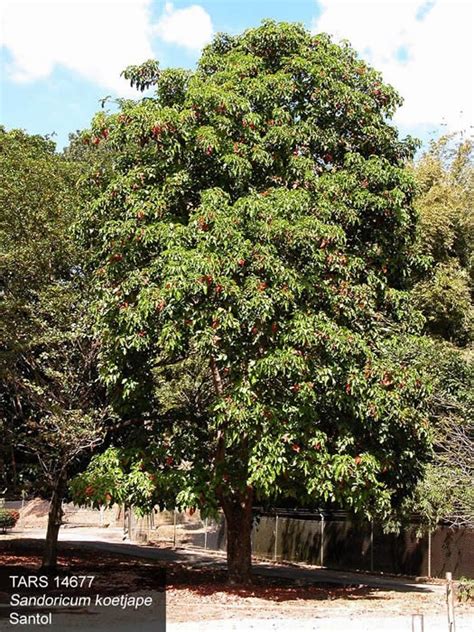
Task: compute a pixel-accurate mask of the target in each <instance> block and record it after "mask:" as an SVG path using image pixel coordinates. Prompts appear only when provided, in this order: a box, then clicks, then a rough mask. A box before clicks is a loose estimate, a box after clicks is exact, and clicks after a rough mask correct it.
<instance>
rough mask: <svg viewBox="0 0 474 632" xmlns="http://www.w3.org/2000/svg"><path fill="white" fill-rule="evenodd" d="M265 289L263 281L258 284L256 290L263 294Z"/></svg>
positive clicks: (265, 284)
mask: <svg viewBox="0 0 474 632" xmlns="http://www.w3.org/2000/svg"><path fill="white" fill-rule="evenodd" d="M266 288H267V283H266V282H265V281H261V282H260V283H259V284H258V289H259V290H260V292H263V290H265V289H266Z"/></svg>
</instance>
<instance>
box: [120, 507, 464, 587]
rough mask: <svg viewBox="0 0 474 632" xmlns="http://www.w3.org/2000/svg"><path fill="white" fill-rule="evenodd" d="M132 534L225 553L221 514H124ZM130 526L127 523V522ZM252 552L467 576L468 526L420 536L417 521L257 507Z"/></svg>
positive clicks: (409, 572) (334, 563) (405, 571)
mask: <svg viewBox="0 0 474 632" xmlns="http://www.w3.org/2000/svg"><path fill="white" fill-rule="evenodd" d="M131 520H132V523H131V529H130V534H131V539H133V540H135V541H141V542H144V541H148V542H156V543H157V544H168V545H171V546H177V547H193V546H194V547H200V548H204V549H207V550H212V551H225V547H226V527H225V518H224V516H223V515H220V516H219V518H218V520H208V519H201V517H200V515H199V512H196V513H194V514H191V513H189V512H172V511H170V512H168V511H164V512H154V513H153V514H150V515H149V516H146V517H145V518H140V519H137V518H135V517H132V518H131ZM129 528H130V525H129ZM252 553H253V555H254V557H256V558H259V559H268V560H274V561H288V562H304V563H307V564H312V565H315V566H325V567H328V568H336V569H345V570H361V571H371V572H376V573H380V572H383V573H392V574H403V575H411V576H427V577H444V576H445V573H446V572H447V571H451V572H452V573H453V576H454V577H462V576H466V577H472V576H473V575H474V531H471V530H468V529H450V528H448V527H446V526H442V525H439V526H438V527H437V529H436V530H434V531H433V532H431V533H425V534H420V533H419V528H418V526H417V525H416V524H413V525H411V526H410V527H408V528H406V529H403V530H401V531H400V532H399V533H384V531H383V528H382V526H381V525H379V524H377V523H373V522H372V523H371V522H363V521H359V522H357V521H355V520H354V519H353V518H351V517H350V516H348V515H347V514H344V513H343V512H339V513H338V512H336V513H333V514H328V513H324V512H316V513H311V512H298V513H296V512H288V511H285V510H281V511H278V510H277V511H274V512H271V513H258V514H256V516H255V519H254V525H253V529H252Z"/></svg>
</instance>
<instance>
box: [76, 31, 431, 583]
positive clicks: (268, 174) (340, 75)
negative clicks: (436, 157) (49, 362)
mask: <svg viewBox="0 0 474 632" xmlns="http://www.w3.org/2000/svg"><path fill="white" fill-rule="evenodd" d="M125 74H126V76H127V77H128V78H129V79H130V80H131V82H132V84H134V85H136V86H137V87H138V88H141V89H144V88H150V87H152V89H153V93H150V94H149V95H148V96H147V97H146V98H144V99H143V100H140V101H138V102H134V101H121V102H120V103H119V111H118V112H116V113H113V114H107V113H106V112H101V113H100V114H99V115H97V117H96V118H95V119H94V121H93V125H92V128H91V130H90V131H89V132H87V133H86V134H84V142H86V143H91V144H93V145H100V144H102V143H103V144H106V145H108V146H109V147H111V148H112V150H113V152H112V153H113V155H114V156H115V158H114V163H115V164H114V171H113V173H114V175H113V177H112V179H111V180H110V181H107V182H104V181H103V179H102V178H101V176H100V174H97V177H96V178H94V179H93V180H94V181H93V182H92V194H93V196H94V197H95V200H94V202H93V203H92V204H90V205H89V207H88V209H87V210H86V211H85V213H84V219H83V224H82V230H83V235H84V238H85V240H86V242H87V244H88V246H89V247H90V248H91V252H92V253H93V257H92V260H91V265H92V267H93V269H94V270H95V278H96V283H97V289H98V297H97V300H96V302H95V305H94V308H95V313H96V319H97V326H98V330H99V331H100V332H101V338H102V348H101V359H100V363H101V371H102V376H103V379H104V380H105V382H106V384H107V385H108V388H109V393H110V395H111V397H113V399H114V402H115V405H116V406H117V408H118V409H119V410H120V411H121V414H122V415H123V416H125V417H128V418H129V420H130V422H132V421H138V422H139V421H140V420H143V421H144V427H143V430H142V437H143V439H142V441H143V443H147V442H149V440H150V439H152V440H153V443H154V446H155V450H154V457H155V460H154V461H153V463H154V467H155V468H156V469H157V470H159V471H158V474H159V475H160V476H159V478H160V480H162V478H163V477H162V476H161V475H162V474H163V476H164V475H165V473H166V472H167V471H170V472H171V471H172V472H174V473H175V474H176V473H178V475H179V479H174V480H175V481H177V480H179V485H180V491H179V494H177V502H178V503H180V504H181V505H188V506H199V507H200V508H201V509H202V510H204V511H208V510H210V508H215V507H216V506H220V507H222V509H223V511H224V513H225V517H226V521H227V541H228V556H227V559H228V566H229V574H230V578H231V580H233V581H241V580H247V579H248V577H249V574H250V568H251V557H250V531H251V523H252V505H253V503H255V502H256V501H261V500H262V499H268V498H271V497H274V496H275V495H276V494H284V495H286V496H293V497H295V498H297V499H299V500H300V501H304V502H307V501H308V499H311V501H312V502H316V501H317V500H318V499H319V500H321V501H322V502H324V501H326V502H335V503H338V504H339V505H344V506H349V507H352V508H353V509H354V510H356V511H363V512H365V513H367V514H369V515H374V514H375V513H378V514H383V513H384V512H387V511H389V510H390V509H391V507H393V506H396V505H397V504H399V503H400V502H401V500H402V499H403V497H404V496H405V495H406V494H407V493H409V492H410V490H411V489H412V488H413V486H414V485H415V483H416V481H417V480H418V478H419V476H420V474H421V472H422V466H423V462H424V461H425V460H426V458H427V455H428V453H429V438H428V434H429V433H428V427H427V422H426V419H425V415H424V411H423V402H424V396H425V384H424V382H423V378H422V375H421V374H419V373H418V372H417V370H416V368H413V367H411V366H410V365H409V364H402V365H400V364H398V363H396V362H394V361H392V360H391V359H390V358H391V354H390V353H387V352H386V349H387V348H388V347H389V346H390V345H393V344H394V343H393V339H394V338H395V337H396V335H397V332H400V331H405V332H407V331H416V329H417V327H418V324H419V319H418V318H417V316H416V313H414V312H413V311H412V309H411V307H410V301H409V298H408V294H407V292H406V290H407V288H408V287H409V283H410V277H411V271H412V268H413V267H415V266H417V265H419V263H420V261H418V260H417V257H416V256H415V247H414V243H415V233H416V230H415V229H416V213H415V211H414V209H413V204H412V201H413V196H414V182H413V178H412V177H411V175H410V173H409V172H408V171H407V169H406V167H405V165H406V161H407V160H408V159H409V158H411V157H412V154H413V150H414V146H415V144H414V142H413V141H412V140H411V139H409V138H408V139H405V140H401V139H399V137H398V133H397V130H396V128H395V127H394V126H393V125H391V124H390V122H389V120H390V117H391V116H392V114H393V113H394V111H395V109H396V107H397V106H398V105H399V104H400V103H401V99H400V97H399V96H398V95H397V93H396V92H395V90H394V89H393V88H392V87H390V86H388V85H386V84H385V83H383V81H382V78H381V76H380V74H379V73H378V72H376V71H375V70H374V69H372V68H370V67H369V66H367V65H366V64H365V63H364V62H363V61H361V60H360V59H358V58H357V56H356V54H355V52H354V51H353V50H352V49H351V48H350V46H348V45H346V44H344V45H342V46H339V45H336V44H334V43H332V42H331V40H330V38H329V37H328V36H326V35H317V36H313V35H311V34H309V33H308V32H307V31H306V30H304V29H303V28H302V27H301V26H298V25H292V24H277V23H274V22H271V21H266V22H264V23H263V24H262V25H261V26H260V27H259V28H256V29H251V30H248V31H246V32H245V33H243V34H242V35H240V36H236V37H231V36H227V35H217V36H216V37H215V39H214V41H213V42H212V44H210V45H209V46H208V47H207V48H206V49H205V50H204V52H203V55H202V57H201V59H200V61H199V64H198V66H197V69H196V70H195V71H194V72H188V71H184V70H179V69H167V70H163V71H161V70H160V69H159V67H158V65H157V64H156V63H155V62H147V63H146V64H144V65H143V66H139V67H132V68H129V69H128V70H127V71H126V73H125ZM89 182H91V180H90V179H89ZM183 366H184V367H185V368H186V367H187V369H188V370H189V367H193V368H192V372H194V374H195V375H196V376H198V375H199V374H200V373H202V372H204V374H205V379H204V382H203V383H204V387H203V388H205V389H208V388H209V385H210V390H209V396H208V395H207V394H206V396H205V397H201V399H200V400H199V401H198V402H197V404H196V406H194V407H193V406H191V405H190V401H189V400H188V399H186V398H185V397H184V396H183V398H182V399H181V401H176V402H174V404H171V403H170V398H171V399H172V393H171V394H170V392H169V388H167V384H169V383H170V382H172V381H173V380H175V381H177V382H178V384H179V382H180V377H179V375H180V372H181V371H182V370H183ZM181 374H182V373H181ZM184 375H185V376H186V375H187V373H186V371H185V373H184ZM180 389H181V387H180ZM191 390H192V392H193V393H194V395H193V397H195V396H196V393H198V394H199V392H198V389H194V390H193V389H191ZM179 392H182V389H181V390H178V391H177V393H179ZM175 398H176V397H175ZM191 399H192V398H191ZM158 457H160V458H161V460H160V459H159V458H158ZM156 459H158V461H157V460H156ZM146 466H147V463H146V460H145V459H144V460H143V462H141V464H140V468H142V469H143V468H145V467H146ZM150 475H151V476H153V473H152V472H150Z"/></svg>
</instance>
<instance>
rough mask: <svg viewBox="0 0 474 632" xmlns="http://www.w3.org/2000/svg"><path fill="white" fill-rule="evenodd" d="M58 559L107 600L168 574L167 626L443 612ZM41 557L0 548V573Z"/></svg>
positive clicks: (90, 556)
mask: <svg viewBox="0 0 474 632" xmlns="http://www.w3.org/2000/svg"><path fill="white" fill-rule="evenodd" d="M59 551H60V555H59V564H60V569H61V570H62V571H67V572H71V573H76V574H90V573H93V574H95V576H96V578H97V579H96V586H97V588H100V589H101V590H103V591H104V592H109V593H111V594H119V593H123V592H128V593H132V592H135V591H143V590H145V589H153V588H154V587H155V586H156V578H157V575H158V572H157V569H160V568H163V567H165V568H166V574H167V593H166V595H167V598H166V600H167V619H168V621H170V622H184V621H189V620H190V619H192V620H194V621H196V620H198V621H199V620H201V621H202V620H211V619H223V618H226V619H243V618H252V617H253V618H255V617H264V618H268V619H270V618H300V619H306V618H310V617H315V616H318V617H321V616H336V615H337V616H363V615H379V616H384V617H389V616H397V615H398V616H399V615H405V616H407V615H410V614H411V613H414V612H417V613H421V614H425V615H433V614H438V613H439V614H443V613H444V612H445V602H444V595H443V594H440V593H423V592H395V591H389V590H378V589H374V588H369V587H367V586H364V585H362V584H358V585H350V586H338V585H331V584H309V583H308V582H304V583H301V582H300V581H298V580H292V579H276V578H268V577H259V576H258V575H257V576H256V577H255V579H254V583H253V584H252V585H251V586H230V585H228V584H227V581H226V573H225V571H224V570H220V569H213V568H212V567H202V566H200V567H197V566H193V565H192V564H184V563H179V564H178V563H164V562H162V561H157V560H149V559H146V560H145V559H137V558H133V557H129V556H122V555H118V554H115V553H114V554H112V553H105V552H99V551H97V550H89V551H88V550H86V549H81V550H78V549H77V548H75V547H74V545H71V544H68V543H60V546H59ZM40 556H41V542H33V541H29V542H26V543H25V542H22V541H19V540H9V541H4V542H0V563H1V564H2V565H6V566H22V567H26V568H32V569H33V568H37V567H38V566H39V564H40V559H41V557H40ZM458 612H459V614H462V613H467V612H472V607H471V606H469V605H461V604H460V605H459V606H458Z"/></svg>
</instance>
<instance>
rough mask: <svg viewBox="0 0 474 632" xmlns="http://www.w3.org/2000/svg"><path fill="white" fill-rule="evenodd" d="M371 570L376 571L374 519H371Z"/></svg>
mask: <svg viewBox="0 0 474 632" xmlns="http://www.w3.org/2000/svg"><path fill="white" fill-rule="evenodd" d="M370 572H371V573H373V572H374V521H373V520H371V521H370Z"/></svg>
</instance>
